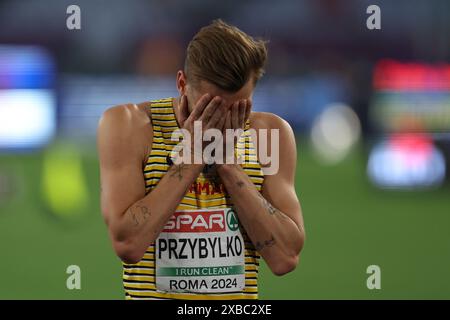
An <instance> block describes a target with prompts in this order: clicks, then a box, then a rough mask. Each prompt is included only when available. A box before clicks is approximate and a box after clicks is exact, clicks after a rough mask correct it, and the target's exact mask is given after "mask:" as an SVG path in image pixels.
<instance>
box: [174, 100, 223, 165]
mask: <svg viewBox="0 0 450 320" xmlns="http://www.w3.org/2000/svg"><path fill="white" fill-rule="evenodd" d="M179 110H180V112H179V124H180V127H181V129H183V130H186V131H187V132H188V134H189V136H190V145H189V144H187V143H185V144H184V145H183V148H189V151H190V154H195V152H198V153H199V154H198V156H200V158H201V160H202V161H203V150H204V148H205V147H206V145H207V144H208V143H205V142H204V141H203V135H204V133H205V131H206V130H208V129H217V130H219V131H221V132H222V131H223V128H224V125H225V121H226V116H225V115H226V114H227V110H228V106H227V105H226V104H225V100H224V99H222V98H221V97H219V96H216V97H212V96H211V95H210V94H208V93H207V94H205V95H203V96H202V97H201V98H200V99H199V100H198V101H197V103H196V105H195V107H194V108H193V110H192V112H191V113H190V114H189V108H188V102H187V98H186V96H185V95H183V96H182V97H181V99H180V107H179ZM196 122H200V123H201V130H202V135H199V134H198V133H197V132H195V130H194V124H195V123H196ZM196 145H197V146H198V147H196ZM198 149H200V150H198Z"/></svg>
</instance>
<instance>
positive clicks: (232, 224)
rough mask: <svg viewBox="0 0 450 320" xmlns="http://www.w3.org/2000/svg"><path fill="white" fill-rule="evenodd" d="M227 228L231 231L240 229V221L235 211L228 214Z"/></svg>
mask: <svg viewBox="0 0 450 320" xmlns="http://www.w3.org/2000/svg"><path fill="white" fill-rule="evenodd" d="M227 226H228V228H229V229H230V230H231V231H236V230H237V229H238V228H239V221H238V219H237V217H236V212H234V210H230V211H228V213H227Z"/></svg>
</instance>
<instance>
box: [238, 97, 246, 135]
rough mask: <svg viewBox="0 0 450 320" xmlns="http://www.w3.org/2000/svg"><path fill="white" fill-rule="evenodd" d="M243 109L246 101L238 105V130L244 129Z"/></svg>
mask: <svg viewBox="0 0 450 320" xmlns="http://www.w3.org/2000/svg"><path fill="white" fill-rule="evenodd" d="M245 109H247V100H242V101H241V102H240V103H239V113H238V120H239V128H244V120H245Z"/></svg>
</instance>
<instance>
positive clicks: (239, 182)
mask: <svg viewBox="0 0 450 320" xmlns="http://www.w3.org/2000/svg"><path fill="white" fill-rule="evenodd" d="M236 184H237V186H238V187H239V188H242V187H243V186H244V185H245V183H244V182H243V181H241V180H239V181H238V182H237V183H236Z"/></svg>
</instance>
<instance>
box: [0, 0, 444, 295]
mask: <svg viewBox="0 0 450 320" xmlns="http://www.w3.org/2000/svg"><path fill="white" fill-rule="evenodd" d="M71 4H77V5H78V6H79V7H80V8H81V30H68V29H67V28H66V19H67V17H68V14H66V8H67V7H68V6H69V5H71ZM371 4H376V5H378V6H379V7H380V8H381V30H368V29H367V28H366V19H367V17H368V16H369V15H368V14H367V13H366V8H367V7H368V6H369V5H371ZM215 18H222V19H224V20H225V21H227V22H229V23H232V24H236V25H237V26H238V27H240V28H241V29H243V30H244V31H246V32H248V33H249V34H251V35H255V36H261V37H263V38H265V39H268V40H270V43H269V54H270V58H269V64H268V66H267V73H266V76H265V78H264V79H263V80H262V81H261V82H260V83H259V85H258V87H257V89H256V92H255V97H254V108H255V110H256V111H270V112H273V113H276V114H278V115H280V116H282V117H284V118H285V119H287V120H288V121H289V123H290V124H291V125H292V127H293V128H294V130H295V132H296V135H297V138H298V140H297V141H298V161H299V164H298V171H297V186H296V187H297V191H298V194H299V197H300V200H301V202H302V207H303V211H304V218H305V223H306V229H307V242H306V245H305V248H304V251H303V254H302V257H301V263H300V265H299V267H298V268H297V270H296V271H295V272H293V273H291V274H289V275H287V276H284V277H281V278H280V277H275V276H273V275H272V274H271V273H270V272H269V271H268V269H267V268H266V267H265V266H264V264H262V272H261V282H260V283H261V284H260V292H261V294H260V297H261V298H263V299H394V298H397V299H419V298H423V299H431V298H437V299H443V298H445V299H449V298H450V276H449V273H450V232H449V227H450V196H449V191H450V188H449V182H448V180H449V179H448V178H449V173H448V172H449V170H448V169H449V163H450V145H449V144H450V34H449V32H450V19H449V18H450V3H449V2H448V1H446V0H435V1H425V0H423V1H422V0H412V1H411V0H409V1H407V0H399V1H387V0H386V1H380V0H378V1H377V0H371V1H365V0H345V1H334V0H320V1H318V0H316V1H313V0H310V1H307V0H302V1H287V0H280V1H276V2H274V1H268V0H258V1H256V0H251V1H224V2H216V1H214V2H213V1H200V0H194V1H181V0H168V1H144V0H130V1H117V0H113V1H112V0H109V1H88V0H77V1H65V0H60V1H50V0H40V1H11V0H10V1H5V0H3V1H1V2H0V252H1V258H0V259H1V263H0V298H1V299H17V298H19V299H20V298H24V299H48V298H53V299H123V291H122V287H121V265H120V262H119V260H118V259H117V258H116V256H115V255H114V253H113V251H112V249H111V246H110V244H109V240H108V236H107V231H106V227H105V226H104V223H103V221H102V218H101V214H100V209H99V181H98V180H99V170H98V162H97V154H96V145H95V135H96V126H97V122H98V119H99V117H100V115H101V113H102V112H103V111H104V110H105V109H106V108H108V107H109V106H112V105H115V104H120V103H128V102H141V101H146V100H150V99H153V98H162V97H168V96H174V95H176V91H175V72H176V71H177V70H178V69H179V68H181V67H182V65H183V57H184V49H185V46H186V44H187V43H188V41H189V40H190V38H191V37H192V36H193V34H195V32H196V31H197V30H198V29H199V28H200V27H201V26H203V25H205V24H207V23H209V22H210V21H211V20H213V19H215ZM69 265H78V266H80V268H81V275H82V278H81V286H82V287H81V290H68V289H67V288H66V279H67V277H68V275H67V274H66V268H67V267H68V266H69ZM369 265H379V266H380V268H381V290H369V289H368V288H367V287H366V279H367V277H368V274H366V268H367V267H368V266H369Z"/></svg>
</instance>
